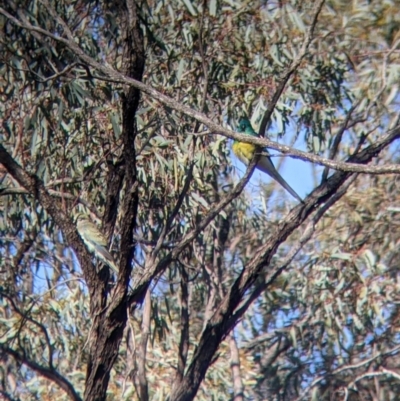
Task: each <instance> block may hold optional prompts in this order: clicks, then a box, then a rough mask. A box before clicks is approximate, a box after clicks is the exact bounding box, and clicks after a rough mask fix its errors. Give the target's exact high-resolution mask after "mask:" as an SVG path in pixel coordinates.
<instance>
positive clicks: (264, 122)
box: [259, 0, 325, 136]
mask: <svg viewBox="0 0 400 401" xmlns="http://www.w3.org/2000/svg"><path fill="white" fill-rule="evenodd" d="M324 2H325V0H319V1H317V3H315V5H314V12H313V18H312V22H311V25H310V26H309V27H308V29H307V32H306V36H305V38H304V42H303V46H302V47H301V50H300V53H299V54H298V55H297V57H296V58H295V59H294V60H293V62H292V63H291V64H290V66H289V67H288V68H287V69H286V71H285V72H284V73H283V75H282V78H281V80H280V82H279V85H278V87H277V88H276V90H275V92H274V95H273V96H272V99H271V102H270V103H269V105H268V108H267V110H266V111H265V113H264V117H263V119H262V121H261V125H260V130H259V133H260V136H264V133H265V130H266V129H267V126H268V124H269V122H270V120H271V116H272V113H273V112H274V109H275V106H276V104H277V103H278V100H279V98H280V97H281V95H282V93H283V90H284V89H285V86H286V84H287V83H288V81H289V79H290V77H291V76H292V75H293V73H294V72H295V71H296V70H297V69H298V68H299V67H300V64H301V62H302V60H303V59H304V57H305V56H306V54H307V50H308V48H309V47H310V44H311V42H312V40H313V38H314V30H315V26H316V25H317V21H318V16H319V13H320V12H321V10H322V6H323V5H324Z"/></svg>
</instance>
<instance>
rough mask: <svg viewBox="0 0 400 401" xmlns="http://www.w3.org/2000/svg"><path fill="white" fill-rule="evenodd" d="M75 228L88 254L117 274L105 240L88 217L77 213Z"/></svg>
mask: <svg viewBox="0 0 400 401" xmlns="http://www.w3.org/2000/svg"><path fill="white" fill-rule="evenodd" d="M76 228H77V230H78V233H79V235H80V237H81V238H82V240H83V242H84V244H85V245H86V247H87V249H88V250H89V252H91V253H94V255H95V256H96V257H98V258H99V259H101V261H102V262H104V263H105V264H106V265H108V266H109V267H111V269H112V270H114V271H115V272H116V273H118V267H117V265H116V264H115V262H114V258H113V257H112V256H111V254H110V252H109V251H108V249H107V240H106V238H105V237H104V235H103V234H102V233H101V232H100V230H99V229H98V228H97V227H96V225H95V224H94V223H92V222H91V221H90V220H89V218H88V217H86V216H85V215H83V214H82V213H79V214H78V215H77V216H76Z"/></svg>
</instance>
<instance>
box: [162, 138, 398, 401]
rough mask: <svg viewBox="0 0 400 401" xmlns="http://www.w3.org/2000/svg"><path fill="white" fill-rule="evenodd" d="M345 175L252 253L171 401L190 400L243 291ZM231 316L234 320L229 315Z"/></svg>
mask: <svg viewBox="0 0 400 401" xmlns="http://www.w3.org/2000/svg"><path fill="white" fill-rule="evenodd" d="M399 135H400V132H395V131H391V132H390V133H388V134H387V135H385V136H384V137H382V138H381V139H380V140H377V141H376V142H375V143H373V144H372V145H370V146H369V147H368V148H366V149H364V150H362V151H360V152H359V153H358V154H356V155H354V156H352V157H350V158H349V161H351V162H354V163H368V162H369V161H370V160H371V159H372V158H373V157H374V156H375V155H377V154H378V153H379V152H380V151H381V150H383V149H384V148H386V147H387V146H389V145H390V144H391V143H392V142H393V141H394V140H395V139H397V138H398V137H399ZM351 175H352V174H350V173H347V172H337V173H335V174H334V175H332V176H331V177H330V178H329V179H328V180H327V181H326V182H325V183H323V184H322V185H320V186H319V187H317V188H316V189H315V190H314V191H313V192H312V193H311V194H310V195H309V196H308V197H307V198H306V199H305V200H304V204H302V205H298V206H297V207H296V208H294V209H293V210H292V211H291V212H290V213H289V214H288V215H287V216H286V218H284V219H283V220H282V221H281V223H280V224H279V225H278V227H277V229H276V232H275V233H274V234H272V235H271V236H270V238H268V239H267V240H266V242H265V244H264V245H263V246H261V247H260V248H259V250H258V251H257V252H256V253H255V255H254V257H253V258H252V260H250V261H249V263H248V264H247V266H246V267H245V268H244V269H243V270H242V272H241V274H240V275H239V277H238V278H237V279H236V281H235V282H234V283H233V285H232V287H231V288H230V291H229V292H228V294H227V295H226V296H225V297H224V299H223V300H222V301H221V303H220V305H219V306H218V308H217V309H216V312H215V313H214V316H213V317H212V318H211V319H210V321H209V322H208V324H207V326H206V327H205V329H204V331H203V333H202V336H201V338H200V341H199V343H198V347H197V349H196V351H195V353H194V355H193V358H192V361H191V363H190V365H189V367H188V370H187V373H186V375H185V377H184V379H183V380H182V384H181V386H180V387H179V388H178V389H176V390H175V391H173V392H172V393H171V397H170V400H171V401H183V400H190V399H193V397H194V396H195V394H196V392H197V390H198V387H199V386H200V383H201V381H202V380H203V378H204V376H205V373H206V371H207V369H208V367H209V365H210V363H211V362H212V360H213V357H214V355H215V353H216V351H217V349H218V347H219V344H220V343H221V341H222V340H223V339H224V338H225V337H226V336H227V335H228V334H229V332H230V331H231V329H232V328H233V327H234V326H235V324H236V323H237V321H238V319H239V318H240V317H241V315H242V314H243V313H244V312H245V309H244V308H242V310H241V315H239V314H235V315H234V312H235V310H236V308H237V307H238V306H239V304H240V302H241V301H242V299H243V298H244V296H245V295H246V293H247V291H248V290H249V289H250V288H251V286H252V285H253V284H254V283H255V282H256V280H257V278H258V277H259V275H260V274H261V273H262V271H263V270H264V269H265V268H266V267H267V266H269V264H270V262H271V259H272V257H273V255H274V254H275V252H276V250H277V249H278V247H279V245H280V244H281V243H283V242H284V241H285V240H286V238H287V237H288V236H289V235H290V234H291V233H292V232H293V231H294V230H295V229H297V228H298V227H299V226H300V225H301V224H302V223H303V222H304V221H305V220H306V219H307V218H308V216H309V215H310V214H311V213H313V211H314V210H315V208H316V207H317V206H319V205H321V204H323V203H324V202H326V201H327V200H329V199H330V198H331V197H332V196H333V195H334V194H335V193H336V192H337V191H338V190H339V189H340V188H341V187H342V185H343V184H344V183H345V182H346V180H347V179H348V178H349V177H351ZM279 274H280V272H274V273H273V274H272V275H268V277H267V279H266V282H267V283H272V282H273V281H274V280H275V279H276V277H277V276H278V275H279ZM233 315H234V318H232V316H233Z"/></svg>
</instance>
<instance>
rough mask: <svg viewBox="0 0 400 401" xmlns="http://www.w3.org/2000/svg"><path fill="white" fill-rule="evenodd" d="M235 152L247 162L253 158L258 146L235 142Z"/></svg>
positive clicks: (233, 147) (233, 148)
mask: <svg viewBox="0 0 400 401" xmlns="http://www.w3.org/2000/svg"><path fill="white" fill-rule="evenodd" d="M232 150H233V153H234V154H235V155H236V156H237V157H238V158H239V159H240V160H241V161H242V162H243V163H245V164H248V163H250V160H251V159H252V158H253V155H254V152H255V151H256V146H255V145H253V144H251V143H245V142H234V144H233V145H232Z"/></svg>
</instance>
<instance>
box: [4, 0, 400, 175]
mask: <svg viewBox="0 0 400 401" xmlns="http://www.w3.org/2000/svg"><path fill="white" fill-rule="evenodd" d="M318 4H320V2H319V3H318ZM0 14H3V15H4V16H5V17H7V18H8V19H9V20H10V21H11V22H13V23H14V24H15V25H17V26H19V27H21V28H24V29H27V30H30V31H32V32H36V33H40V34H42V35H46V36H48V37H50V38H52V39H54V40H56V41H59V42H61V43H63V44H64V45H65V46H67V47H68V48H69V49H70V50H71V51H73V52H74V53H75V55H76V56H77V57H78V58H80V59H81V61H82V62H83V63H85V64H87V65H88V66H90V67H92V68H94V69H96V70H97V71H99V72H101V73H102V74H103V76H94V75H93V78H97V79H101V80H107V81H111V82H114V83H120V84H124V85H132V86H133V87H135V88H137V89H139V90H140V91H141V92H143V93H145V94H147V95H149V96H151V97H152V98H154V99H156V100H157V101H159V102H160V103H162V104H164V105H166V106H168V107H170V108H172V109H174V110H177V111H179V112H181V113H183V114H186V115H187V116H190V117H192V118H194V119H195V120H197V121H199V122H201V123H203V124H204V125H206V126H207V127H209V129H210V134H213V135H223V136H225V137H227V138H231V139H235V140H238V141H240V142H246V143H252V144H254V145H258V146H260V147H268V148H271V149H275V150H278V151H279V152H282V153H284V154H286V155H288V156H291V157H293V158H297V159H302V160H307V161H310V162H313V163H316V164H319V165H322V166H326V167H329V168H332V169H334V170H339V171H349V172H354V173H368V174H387V173H400V166H399V165H398V164H389V165H386V166H360V165H356V164H354V163H344V162H337V161H333V160H329V159H326V158H323V157H320V156H317V155H313V154H310V153H307V152H302V151H300V150H296V149H293V148H291V147H289V146H286V145H281V144H279V143H277V142H274V141H270V140H269V139H267V138H261V137H251V136H250V135H245V134H239V133H237V132H234V131H231V130H229V129H227V128H224V127H221V126H220V125H219V124H216V123H215V122H213V120H211V119H209V118H208V117H207V116H206V115H205V114H203V113H201V112H199V111H197V110H194V109H192V108H190V107H188V106H185V105H183V104H181V103H179V102H177V101H176V100H174V99H172V98H170V97H168V96H165V95H164V94H162V93H161V92H159V91H157V90H155V89H154V88H152V87H150V86H148V85H146V84H144V83H142V82H140V81H138V80H136V79H134V78H131V77H129V76H126V75H124V74H122V73H120V72H118V71H116V70H114V69H112V68H111V67H109V66H106V65H103V64H101V63H100V62H98V61H96V60H94V59H93V58H91V57H90V56H88V55H87V54H86V53H85V52H84V51H83V50H82V49H81V48H80V47H79V46H78V45H77V44H76V43H75V42H74V41H72V40H68V39H65V38H63V37H59V36H56V35H54V34H52V33H50V32H48V31H46V30H45V29H43V28H40V27H37V26H34V25H32V24H31V23H29V22H28V21H25V22H24V23H23V22H21V21H20V20H18V19H17V18H15V17H14V16H12V15H11V14H10V13H8V12H7V11H6V10H4V8H2V7H0ZM305 43H307V42H305ZM395 129H400V128H395ZM201 135H202V134H201Z"/></svg>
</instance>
